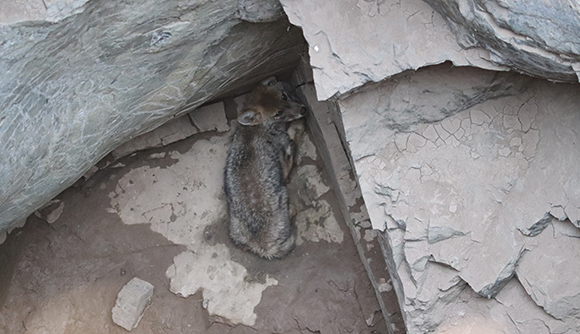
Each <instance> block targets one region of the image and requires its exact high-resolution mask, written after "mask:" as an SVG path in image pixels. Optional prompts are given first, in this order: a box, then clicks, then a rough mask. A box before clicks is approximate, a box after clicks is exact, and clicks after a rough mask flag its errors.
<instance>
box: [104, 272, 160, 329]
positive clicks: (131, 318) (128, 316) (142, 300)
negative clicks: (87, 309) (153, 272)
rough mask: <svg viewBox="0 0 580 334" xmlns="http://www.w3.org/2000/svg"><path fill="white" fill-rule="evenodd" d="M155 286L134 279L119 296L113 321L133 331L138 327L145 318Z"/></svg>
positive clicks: (114, 308) (113, 311)
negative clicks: (146, 308) (144, 313)
mask: <svg viewBox="0 0 580 334" xmlns="http://www.w3.org/2000/svg"><path fill="white" fill-rule="evenodd" d="M153 289H154V287H153V284H151V283H149V282H147V281H144V280H142V279H140V278H137V277H134V278H133V279H131V280H130V281H129V282H128V283H127V284H126V285H125V286H124V287H123V288H122V289H121V291H119V294H118V295H117V301H116V302H115V306H114V307H113V310H112V314H113V321H114V322H115V323H116V324H117V325H119V326H121V327H123V328H125V329H126V330H128V331H131V330H132V329H133V328H135V327H137V325H138V324H139V321H140V320H141V318H142V317H143V312H144V311H145V307H147V304H149V302H150V301H151V297H152V296H153Z"/></svg>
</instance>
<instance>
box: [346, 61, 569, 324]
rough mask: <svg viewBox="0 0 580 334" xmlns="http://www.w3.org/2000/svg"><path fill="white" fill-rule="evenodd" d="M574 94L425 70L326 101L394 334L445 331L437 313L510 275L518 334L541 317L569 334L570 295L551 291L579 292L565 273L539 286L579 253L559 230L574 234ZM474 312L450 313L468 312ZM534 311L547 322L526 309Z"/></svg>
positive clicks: (519, 80)
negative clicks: (363, 211)
mask: <svg viewBox="0 0 580 334" xmlns="http://www.w3.org/2000/svg"><path fill="white" fill-rule="evenodd" d="M488 85H489V86H488ZM486 87H487V88H486ZM492 87H493V88H492ZM496 90H497V92H498V93H494V91H496ZM577 91H578V87H577V86H575V85H563V84H559V85H556V84H550V83H548V82H546V81H542V80H537V79H533V78H530V77H525V76H520V75H514V74H509V73H492V72H488V71H484V70H478V69H470V68H449V67H447V66H445V65H439V66H437V67H430V68H425V69H421V70H419V71H417V72H415V73H403V74H400V75H397V76H395V77H393V78H392V79H390V80H386V81H384V82H383V83H381V84H380V85H373V86H368V87H366V88H365V89H363V90H361V91H359V92H358V93H356V94H352V95H350V96H348V97H345V98H343V99H340V100H339V101H338V103H339V106H340V109H341V112H342V116H343V122H344V126H345V129H346V138H347V141H348V142H349V146H350V150H351V152H352V156H353V158H354V162H355V167H356V172H357V175H358V180H359V182H360V186H361V190H362V194H363V197H364V200H365V203H366V205H367V208H368V211H369V215H370V218H371V222H372V224H373V226H374V227H375V228H377V229H381V230H385V229H386V231H387V233H386V243H385V246H386V247H387V248H389V249H390V254H389V252H386V256H387V257H388V259H387V261H386V262H387V265H388V267H389V271H390V272H391V274H392V278H393V287H394V288H395V290H396V291H397V294H398V296H399V299H400V303H401V308H402V310H403V312H404V313H405V314H406V316H405V319H406V324H407V330H408V332H410V333H425V332H429V331H432V330H435V329H436V328H437V327H438V326H439V325H442V324H446V323H448V322H449V321H451V319H453V315H452V314H450V313H448V312H446V310H447V309H460V306H459V305H463V304H464V300H462V299H460V298H459V296H461V295H462V294H463V293H464V290H465V289H469V290H470V291H471V292H470V294H471V293H474V294H478V295H479V296H482V297H485V298H486V299H488V298H489V299H491V300H493V299H494V298H495V297H497V296H499V295H500V294H501V293H502V291H503V289H504V288H505V287H506V286H507V285H508V284H510V282H512V281H513V277H514V275H515V274H517V279H519V280H520V282H521V284H522V285H523V287H524V288H525V291H527V293H528V294H529V296H531V298H527V299H522V300H521V301H517V302H516V301H512V302H511V303H513V304H514V308H516V309H517V308H519V309H526V310H530V311H529V312H530V313H528V314H527V315H525V314H523V313H519V314H518V317H519V318H520V319H525V320H523V322H533V321H544V322H546V321H547V320H546V318H550V317H551V316H555V317H557V318H558V319H561V323H559V324H558V326H560V327H562V328H565V329H566V330H569V331H571V332H578V331H579V330H580V328H579V327H578V324H579V323H580V315H579V314H578V312H577V307H576V305H578V300H577V297H576V296H577V295H578V292H576V290H575V289H571V288H565V286H580V275H578V273H576V270H575V267H574V266H572V265H564V264H563V265H561V266H559V265H558V269H557V270H555V271H554V274H553V275H558V277H561V279H557V278H556V277H554V278H549V277H548V278H543V276H542V273H546V272H550V270H551V269H550V268H551V267H550V266H555V265H557V264H559V263H567V261H566V260H564V259H565V258H566V257H570V254H576V250H575V248H574V247H576V246H578V245H579V243H578V241H579V239H578V237H577V236H576V235H575V234H574V232H571V231H570V228H572V229H574V228H575V227H574V226H575V225H576V226H577V225H578V224H579V223H580V222H579V218H578V215H577V212H578V208H579V206H578V204H577V203H578V199H579V198H580V187H575V186H573V185H574V184H576V183H575V182H576V180H577V179H578V168H577V166H578V165H580V155H578V154H576V153H577V152H578V150H577V147H576V146H577V143H578V142H580V137H579V134H578V131H576V129H578V128H579V127H580V114H579V113H578V106H579V105H580V95H578V94H577ZM431 94H434V97H431ZM553 215H556V216H557V217H558V219H561V220H563V222H561V224H567V225H566V226H569V228H567V229H561V232H559V233H558V235H559V236H560V239H559V240H562V243H561V244H560V242H559V241H557V242H554V241H551V239H552V237H551V236H552V235H553V234H554V233H552V232H551V231H549V230H547V228H550V226H551V225H552V224H553V221H554V220H553V219H552V216H553ZM524 232H525V234H524ZM548 236H549V237H550V238H548ZM536 249H537V250H536ZM542 254H544V255H546V256H548V257H547V258H545V259H544V258H542V259H541V260H540V258H541V257H542ZM548 254H549V255H548ZM572 258H573V257H572ZM544 276H545V275H544ZM518 303H520V304H518ZM526 303H532V304H533V305H532V306H533V307H532V306H530V305H526ZM482 305H483V304H479V302H477V303H475V302H474V304H473V307H474V308H475V309H468V308H467V307H466V306H462V307H463V309H464V311H462V312H464V313H466V314H471V313H473V314H479V312H481V310H480V308H481V307H483V306H482ZM538 306H539V307H542V308H543V309H544V310H545V311H546V312H547V313H548V314H546V313H543V314H544V315H543V316H539V315H538V314H536V311H531V310H537V309H539V310H542V309H541V308H538ZM476 310H477V312H476ZM504 311H505V310H504ZM504 311H501V312H504ZM474 312H475V313H474ZM505 312H507V311H505ZM526 317H528V318H526ZM508 319H509V317H507V318H505V319H504V320H508ZM508 321H509V320H508ZM501 326H508V325H507V324H506V323H503V322H502V324H501ZM466 328H467V327H466ZM505 328H509V326H508V327H505ZM522 328H527V327H525V326H523V327H522ZM504 330H505V332H508V333H543V332H541V331H540V332H538V331H531V332H526V331H525V330H519V329H518V331H512V330H507V329H504ZM566 330H563V331H561V332H562V333H564V332H566ZM463 332H467V329H465V330H464V331H463Z"/></svg>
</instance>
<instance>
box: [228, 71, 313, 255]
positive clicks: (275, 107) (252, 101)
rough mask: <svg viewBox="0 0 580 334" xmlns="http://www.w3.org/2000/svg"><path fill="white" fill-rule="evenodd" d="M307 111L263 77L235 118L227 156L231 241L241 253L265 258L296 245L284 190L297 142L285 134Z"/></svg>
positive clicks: (284, 89)
mask: <svg viewBox="0 0 580 334" xmlns="http://www.w3.org/2000/svg"><path fill="white" fill-rule="evenodd" d="M305 112H306V109H305V108H304V106H303V105H302V104H300V103H299V102H297V100H296V98H295V97H294V96H293V95H292V94H291V90H290V89H289V86H288V85H287V84H285V83H282V82H278V81H276V79H275V78H269V79H266V80H265V81H264V82H262V84H260V85H259V86H258V87H256V89H254V91H252V93H250V95H249V97H248V100H247V102H246V105H245V107H244V110H243V112H242V113H241V114H240V116H238V123H239V124H238V126H237V128H236V131H235V133H234V135H233V138H232V143H231V147H230V150H229V152H228V157H227V161H226V170H225V193H226V198H227V201H228V205H229V216H230V237H231V238H232V240H233V241H234V243H235V244H236V245H238V246H239V247H241V248H242V249H245V250H249V251H252V252H254V253H256V254H258V255H259V256H262V257H265V258H268V259H272V258H282V257H284V256H286V255H287V254H288V253H290V252H291V251H292V249H293V248H294V244H295V241H296V227H295V226H294V225H293V224H291V222H290V214H289V204H288V191H287V189H286V183H287V181H288V175H289V173H290V170H291V168H292V164H293V156H294V149H295V143H294V141H293V140H292V139H291V138H290V136H289V134H288V131H287V130H288V125H289V122H291V121H293V120H295V119H298V118H301V117H302V116H304V114H305Z"/></svg>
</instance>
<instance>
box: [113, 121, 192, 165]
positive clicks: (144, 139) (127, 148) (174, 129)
mask: <svg viewBox="0 0 580 334" xmlns="http://www.w3.org/2000/svg"><path fill="white" fill-rule="evenodd" d="M196 133H198V131H197V129H196V128H195V127H194V126H193V125H192V124H191V122H190V121H189V118H188V117H187V116H181V117H177V118H174V119H172V120H170V121H168V122H167V123H165V124H163V125H161V126H160V127H158V128H156V129H155V130H153V131H149V132H146V133H144V134H142V135H140V136H137V137H136V138H133V139H131V140H129V141H128V142H126V143H124V144H122V145H121V146H119V147H117V148H116V149H114V150H113V152H111V155H112V156H113V158H114V159H119V158H122V157H124V156H127V155H129V154H132V153H134V152H137V151H141V150H145V149H148V148H154V147H162V146H166V145H169V144H171V143H174V142H176V141H179V140H183V139H185V138H187V137H189V136H192V135H194V134H196Z"/></svg>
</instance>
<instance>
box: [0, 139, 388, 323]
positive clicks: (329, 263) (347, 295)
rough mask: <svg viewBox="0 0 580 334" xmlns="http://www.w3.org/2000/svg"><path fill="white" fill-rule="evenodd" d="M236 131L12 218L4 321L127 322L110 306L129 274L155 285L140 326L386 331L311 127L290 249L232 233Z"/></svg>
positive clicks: (0, 291)
mask: <svg viewBox="0 0 580 334" xmlns="http://www.w3.org/2000/svg"><path fill="white" fill-rule="evenodd" d="M230 135H231V131H230V132H226V133H209V134H208V133H206V134H198V135H194V136H192V137H190V138H188V139H185V140H182V141H180V142H177V143H174V144H171V145H169V146H167V147H163V148H158V149H151V150H146V151H141V152H139V153H136V154H134V155H132V156H129V157H126V158H123V159H121V160H120V161H117V162H115V163H113V164H111V166H109V167H107V168H103V169H101V170H100V171H98V172H97V173H96V174H94V175H92V176H91V177H90V178H89V179H88V180H83V179H81V180H80V181H79V182H77V184H75V186H73V187H71V188H69V189H68V190H66V191H64V192H63V193H62V194H60V195H59V196H58V197H57V199H58V200H60V202H57V203H55V204H54V205H53V207H57V208H58V207H60V208H61V209H62V213H61V214H60V216H59V217H58V219H56V221H54V222H53V223H52V224H49V223H48V222H47V221H46V220H47V218H46V217H45V216H43V215H41V217H43V218H44V219H41V218H39V217H37V216H34V215H32V216H31V217H29V219H28V221H27V223H26V225H25V226H24V227H23V228H22V229H18V230H14V231H12V233H10V234H9V236H8V238H7V240H6V241H5V242H4V243H3V244H2V245H0V268H2V270H1V271H0V306H1V309H0V333H2V334H4V333H6V334H17V333H47V334H65V333H66V334H69V333H70V334H72V333H75V334H78V333H125V332H126V331H125V330H124V329H122V328H121V327H119V326H117V325H115V324H114V323H113V321H112V318H111V309H112V308H113V306H114V305H115V300H116V298H117V294H118V292H119V291H120V290H121V288H122V287H123V286H124V285H125V284H126V283H127V282H128V281H129V280H130V279H132V278H133V277H139V278H140V279H143V280H145V281H148V282H149V283H151V284H153V286H154V287H155V290H154V295H153V298H152V302H151V304H150V306H149V307H148V308H147V309H146V311H145V313H144V315H143V318H142V319H141V321H140V323H139V325H138V326H137V327H136V328H135V329H133V331H132V333H156V334H157V333H167V334H169V333H175V334H177V333H179V334H189V333H386V328H385V325H384V321H383V319H382V316H381V313H380V310H379V305H378V303H377V301H376V297H375V294H374V291H373V289H372V287H371V284H370V282H369V279H368V277H367V273H366V272H365V269H364V267H363V266H362V264H361V263H360V259H359V256H358V254H357V252H356V249H355V246H354V244H353V242H352V237H351V235H350V232H349V229H348V228H347V226H346V225H345V223H344V221H343V220H342V218H340V215H339V210H338V208H337V204H336V200H335V198H334V193H333V190H331V189H330V188H329V187H328V184H329V183H328V182H327V180H326V179H325V176H324V174H323V173H322V171H321V167H320V166H321V163H320V161H319V159H318V157H317V155H316V151H315V150H314V146H313V145H312V143H311V142H310V140H309V139H308V138H307V137H305V139H304V140H303V141H302V143H301V145H300V148H299V152H300V157H299V159H298V160H299V163H300V164H299V165H298V166H296V168H295V169H294V171H293V174H292V176H291V185H290V186H289V188H290V196H291V198H292V202H293V204H294V205H295V206H296V207H297V208H298V210H299V214H298V215H297V216H296V217H295V219H296V224H297V226H298V229H299V242H298V244H297V246H296V249H295V250H294V251H293V252H292V253H291V254H290V255H289V256H288V257H287V258H285V259H283V260H275V261H269V260H264V259H260V258H258V257H256V256H254V255H252V254H248V253H245V252H242V251H240V250H239V249H237V248H236V247H235V246H234V245H233V244H232V242H231V241H230V240H229V237H228V229H227V216H226V211H225V199H224V197H223V191H222V187H223V180H222V179H221V178H222V175H223V174H222V173H223V164H224V160H225V154H226V151H227V143H228V140H229V136H230ZM62 203H64V205H63V204H62ZM53 218H54V215H53ZM48 220H50V219H48ZM363 310H364V311H363ZM369 310H371V311H369ZM367 322H368V324H367Z"/></svg>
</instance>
